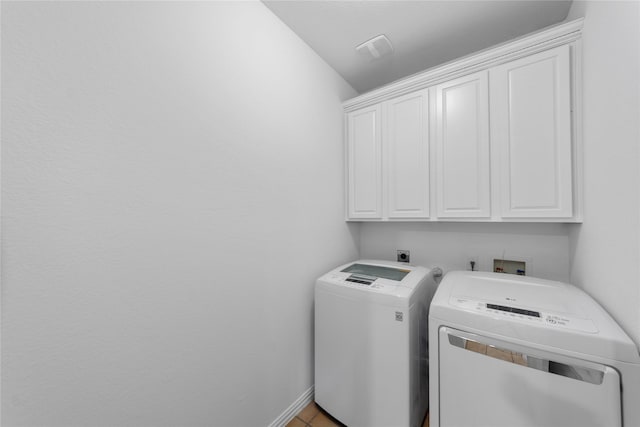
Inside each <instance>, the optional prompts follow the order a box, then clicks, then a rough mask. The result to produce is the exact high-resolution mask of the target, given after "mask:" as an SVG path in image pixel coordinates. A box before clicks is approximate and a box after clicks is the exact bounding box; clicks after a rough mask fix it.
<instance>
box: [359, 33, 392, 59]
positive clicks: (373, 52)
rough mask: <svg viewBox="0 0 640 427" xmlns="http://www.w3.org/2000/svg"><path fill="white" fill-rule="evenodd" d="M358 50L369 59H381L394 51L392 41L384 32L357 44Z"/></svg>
mask: <svg viewBox="0 0 640 427" xmlns="http://www.w3.org/2000/svg"><path fill="white" fill-rule="evenodd" d="M356 51H357V52H358V53H359V54H361V55H363V56H365V57H366V58H368V59H369V60H374V59H379V58H382V57H383V56H386V55H389V54H391V53H392V52H393V46H392V45H391V42H390V41H389V39H388V38H387V36H385V35H384V34H380V35H379V36H376V37H374V38H372V39H370V40H367V41H366V42H364V43H362V44H360V45H358V46H356Z"/></svg>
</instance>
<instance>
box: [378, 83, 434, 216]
mask: <svg viewBox="0 0 640 427" xmlns="http://www.w3.org/2000/svg"><path fill="white" fill-rule="evenodd" d="M384 114H385V116H386V122H385V123H386V126H385V127H386V131H385V133H384V136H385V138H384V142H383V146H384V153H385V157H386V162H385V166H386V168H385V169H386V181H387V182H386V184H387V186H386V188H387V192H386V196H387V197H386V200H387V202H386V205H387V216H388V217H389V218H428V217H429V126H428V124H429V92H428V91H426V90H424V91H419V92H416V93H412V94H409V95H405V96H402V97H399V98H396V99H393V100H391V101H388V102H386V103H385V109H384Z"/></svg>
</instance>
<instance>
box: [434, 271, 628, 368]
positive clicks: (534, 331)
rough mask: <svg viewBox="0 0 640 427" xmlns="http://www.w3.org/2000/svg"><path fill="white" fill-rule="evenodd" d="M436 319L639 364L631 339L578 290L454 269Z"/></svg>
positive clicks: (437, 301) (438, 299) (440, 294)
mask: <svg viewBox="0 0 640 427" xmlns="http://www.w3.org/2000/svg"><path fill="white" fill-rule="evenodd" d="M431 315H432V316H433V317H437V318H439V319H443V320H450V321H453V322H456V323H458V324H461V325H468V327H470V328H476V329H478V328H479V329H481V330H484V331H488V332H491V333H496V334H500V335H503V336H507V337H511V338H514V339H519V340H524V341H529V342H532V343H537V344H541V345H547V346H552V347H556V348H560V349H565V350H568V351H573V352H579V353H585V354H592V355H597V356H601V357H604V358H607V359H613V360H621V361H629V362H634V363H638V362H639V361H640V356H639V355H638V350H637V348H636V346H635V344H634V343H633V342H632V341H631V339H630V338H629V337H628V336H627V335H626V334H625V333H624V331H623V330H622V329H621V328H620V326H619V325H618V324H617V323H616V322H615V321H614V320H613V319H612V318H611V316H609V314H608V313H607V312H606V311H605V310H604V309H603V308H602V307H601V306H600V305H599V304H598V303H597V302H596V301H595V300H593V299H592V298H591V297H590V296H589V295H587V294H586V293H585V292H584V291H582V290H581V289H578V288H577V287H575V286H573V285H570V284H567V283H561V282H554V281H550V280H543V279H535V278H530V277H523V276H515V275H510V274H503V273H486V272H470V271H469V272H467V271H454V272H450V273H448V274H447V275H446V276H445V278H444V279H443V280H442V282H441V283H440V286H439V287H438V289H437V291H436V295H435V296H434V299H433V302H432V305H431Z"/></svg>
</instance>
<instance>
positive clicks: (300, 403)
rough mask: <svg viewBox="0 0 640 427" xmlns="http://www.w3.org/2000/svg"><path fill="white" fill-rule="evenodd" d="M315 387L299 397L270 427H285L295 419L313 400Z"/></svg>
mask: <svg viewBox="0 0 640 427" xmlns="http://www.w3.org/2000/svg"><path fill="white" fill-rule="evenodd" d="M313 395H314V391H313V386H311V387H309V388H308V389H307V390H306V391H305V392H304V393H302V394H301V395H300V397H298V398H297V399H296V400H295V402H293V403H292V404H291V405H289V407H288V408H287V409H285V410H284V412H283V413H281V414H280V415H278V418H276V419H275V420H273V422H272V423H271V424H269V427H284V426H286V425H287V423H288V422H289V421H291V420H292V419H293V417H295V416H296V415H297V414H298V412H300V411H301V410H302V409H304V407H305V406H307V405H308V404H309V403H311V401H312V400H313Z"/></svg>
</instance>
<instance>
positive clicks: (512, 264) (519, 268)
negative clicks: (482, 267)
mask: <svg viewBox="0 0 640 427" xmlns="http://www.w3.org/2000/svg"><path fill="white" fill-rule="evenodd" d="M493 271H494V272H495V273H508V274H517V275H519V276H526V271H527V268H526V263H525V262H524V261H513V260H508V259H494V260H493Z"/></svg>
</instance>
